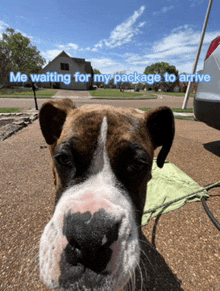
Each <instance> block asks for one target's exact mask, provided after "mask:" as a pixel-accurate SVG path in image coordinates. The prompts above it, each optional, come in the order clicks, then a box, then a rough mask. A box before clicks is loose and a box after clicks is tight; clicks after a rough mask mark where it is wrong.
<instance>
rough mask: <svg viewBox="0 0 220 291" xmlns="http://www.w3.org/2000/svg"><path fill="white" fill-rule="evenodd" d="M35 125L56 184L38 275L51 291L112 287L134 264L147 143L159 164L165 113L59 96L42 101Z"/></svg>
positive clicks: (167, 131)
mask: <svg viewBox="0 0 220 291" xmlns="http://www.w3.org/2000/svg"><path fill="white" fill-rule="evenodd" d="M40 126H41V130H42V133H43V135H44V137H45V140H46V142H47V143H48V144H49V145H50V152H51V155H52V159H53V167H54V169H53V171H54V176H55V184H56V187H57V193H56V199H55V201H56V202H55V210H54V213H53V216H52V218H51V220H50V221H49V223H48V224H47V226H46V227H45V230H44V232H43V235H42V237H41V242H40V273H41V278H42V279H43V281H44V282H45V284H46V285H47V286H49V287H50V288H54V289H55V288H56V289H57V288H62V290H69V291H70V290H71V291H73V290H94V291H101V290H102V291H103V290H105V291H108V290H109V291H117V290H120V289H121V288H123V287H124V286H125V285H126V283H127V282H128V280H129V279H130V278H131V276H132V274H133V273H134V271H135V269H136V267H137V265H138V263H139V257H140V249H139V232H140V229H141V227H140V225H141V216H142V213H143V207H144V204H145V199H146V185H147V182H148V181H149V180H150V178H151V166H152V160H153V155H154V149H155V148H157V147H158V146H162V149H161V151H160V153H159V155H158V160H157V163H158V166H159V167H162V166H163V163H164V161H165V158H166V156H167V154H168V152H169V150H170V147H171V145H172V141H173V137H174V120H173V114H172V111H171V110H170V109H169V108H167V107H160V108H158V109H154V110H151V111H149V112H148V113H141V112H138V111H137V110H135V109H121V108H120V109H119V108H114V107H110V106H100V105H85V106H82V107H80V108H76V107H75V105H74V104H73V103H72V102H71V101H70V100H68V99H64V100H62V101H49V102H47V103H45V104H44V105H43V107H42V108H41V111H40ZM155 194H156V193H155Z"/></svg>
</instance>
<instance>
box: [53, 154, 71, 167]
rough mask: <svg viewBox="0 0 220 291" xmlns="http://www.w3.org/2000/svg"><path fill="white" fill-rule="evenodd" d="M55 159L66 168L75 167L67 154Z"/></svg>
mask: <svg viewBox="0 0 220 291" xmlns="http://www.w3.org/2000/svg"><path fill="white" fill-rule="evenodd" d="M55 159H56V161H57V162H58V163H59V164H60V165H62V166H65V167H72V165H73V163H72V160H71V158H70V157H69V156H68V155H66V154H62V155H58V156H55Z"/></svg>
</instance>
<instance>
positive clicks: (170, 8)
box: [153, 5, 174, 15]
mask: <svg viewBox="0 0 220 291" xmlns="http://www.w3.org/2000/svg"><path fill="white" fill-rule="evenodd" d="M173 8H174V6H173V5H170V6H164V7H162V8H161V9H160V10H159V11H155V12H153V15H160V14H161V13H167V12H168V11H170V10H172V9H173Z"/></svg>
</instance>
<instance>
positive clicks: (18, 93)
mask: <svg viewBox="0 0 220 291" xmlns="http://www.w3.org/2000/svg"><path fill="white" fill-rule="evenodd" d="M57 91H58V90H56V89H44V90H39V91H36V96H37V98H50V97H52V96H53V95H55V94H56V93H57ZM33 97H34V93H33V91H32V89H30V88H17V89H1V90H0V98H33Z"/></svg>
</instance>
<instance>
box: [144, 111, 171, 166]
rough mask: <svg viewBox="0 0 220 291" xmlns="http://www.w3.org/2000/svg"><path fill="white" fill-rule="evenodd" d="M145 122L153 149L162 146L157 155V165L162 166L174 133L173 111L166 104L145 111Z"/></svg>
mask: <svg viewBox="0 0 220 291" xmlns="http://www.w3.org/2000/svg"><path fill="white" fill-rule="evenodd" d="M146 123H147V129H148V131H149V133H150V137H151V141H152V143H153V146H154V149H156V148H157V147H159V146H162V149H161V150H160V152H159V154H158V157H157V165H158V167H160V168H162V167H163V165H164V162H165V160H166V157H167V155H168V153H169V151H170V148H171V146H172V143H173V138H174V133H175V125H174V116H173V112H172V110H171V109H170V108H169V107H166V106H164V107H158V108H155V109H152V110H150V111H148V112H147V113H146Z"/></svg>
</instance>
